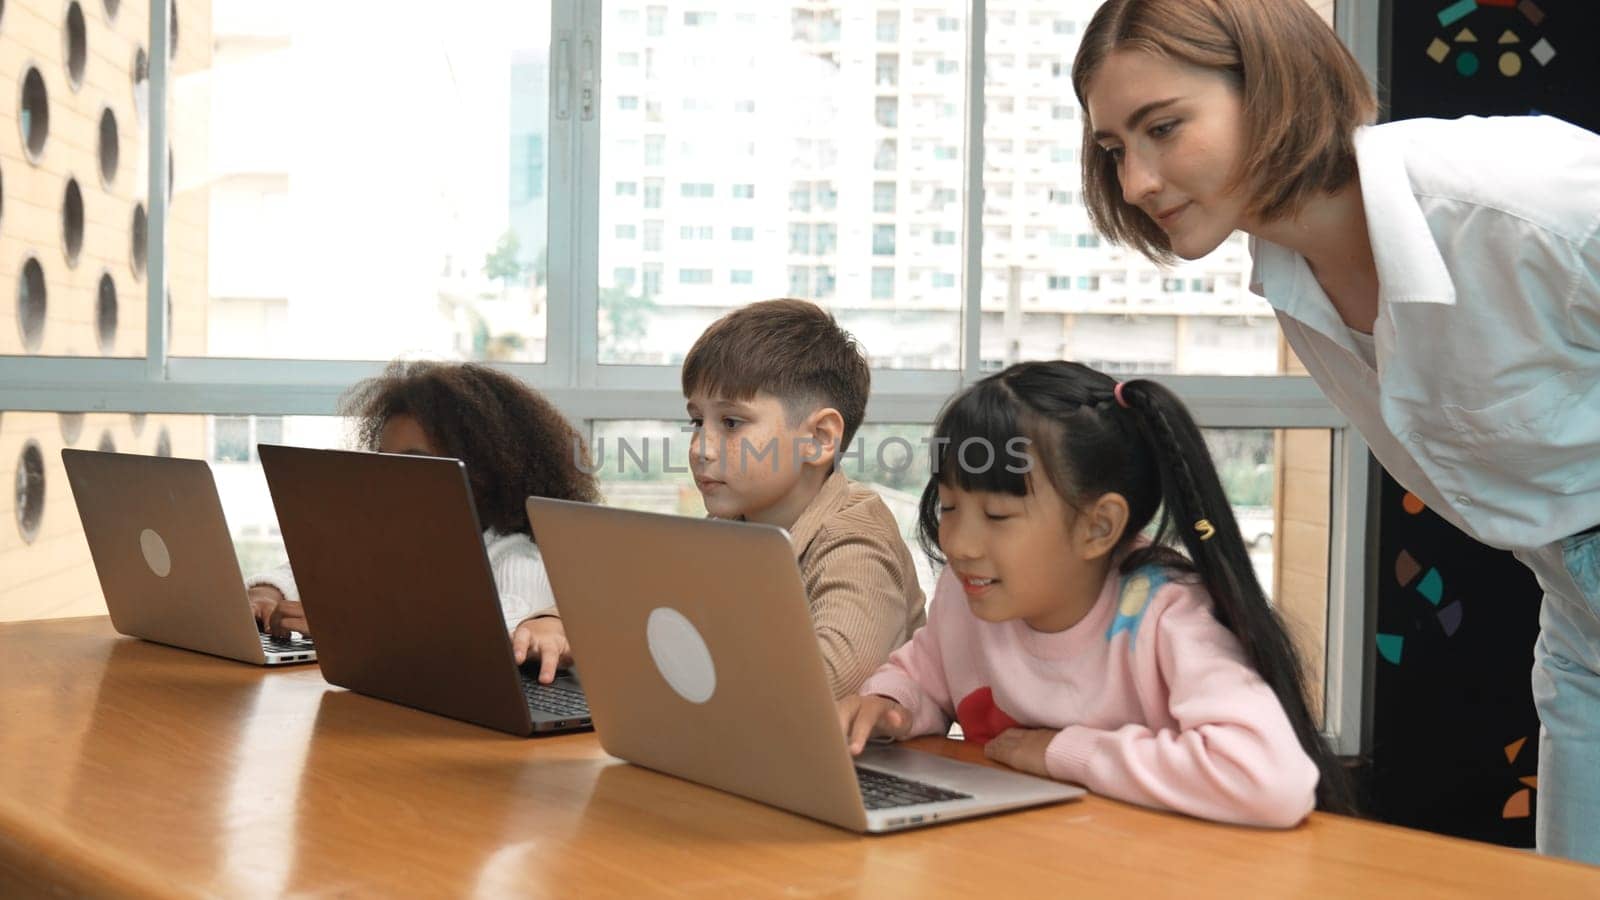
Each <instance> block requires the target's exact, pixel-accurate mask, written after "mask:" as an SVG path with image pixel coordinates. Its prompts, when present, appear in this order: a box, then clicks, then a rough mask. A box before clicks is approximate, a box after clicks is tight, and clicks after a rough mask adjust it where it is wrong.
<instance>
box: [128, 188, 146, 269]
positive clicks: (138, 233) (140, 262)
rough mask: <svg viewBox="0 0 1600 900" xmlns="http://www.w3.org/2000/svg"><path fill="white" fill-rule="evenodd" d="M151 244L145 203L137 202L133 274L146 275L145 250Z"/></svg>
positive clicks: (134, 211) (134, 218)
mask: <svg viewBox="0 0 1600 900" xmlns="http://www.w3.org/2000/svg"><path fill="white" fill-rule="evenodd" d="M149 246H150V221H149V220H148V219H146V218H145V215H144V204H143V203H136V204H134V207H133V247H132V257H131V262H132V263H133V276H134V277H135V278H143V277H144V261H145V251H146V250H147V249H149Z"/></svg>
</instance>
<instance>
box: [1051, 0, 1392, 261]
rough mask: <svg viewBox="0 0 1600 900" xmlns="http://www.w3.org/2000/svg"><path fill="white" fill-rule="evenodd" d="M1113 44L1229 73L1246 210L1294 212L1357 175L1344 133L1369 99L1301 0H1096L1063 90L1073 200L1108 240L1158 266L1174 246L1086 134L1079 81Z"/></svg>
mask: <svg viewBox="0 0 1600 900" xmlns="http://www.w3.org/2000/svg"><path fill="white" fill-rule="evenodd" d="M1117 50H1142V51H1145V52H1149V53H1154V54H1156V55H1159V56H1163V57H1165V58H1167V59H1170V60H1172V61H1174V62H1179V63H1187V64H1189V65H1192V66H1199V67H1200V68H1204V69H1212V70H1216V71H1219V72H1222V73H1224V74H1225V75H1227V76H1228V77H1229V78H1230V80H1231V81H1232V82H1233V83H1234V86H1235V87H1236V88H1237V90H1238V91H1239V94H1240V99H1241V101H1242V102H1243V105H1244V121H1245V127H1246V129H1247V131H1248V133H1247V135H1246V141H1247V146H1248V147H1249V148H1250V150H1249V153H1248V155H1247V156H1246V158H1245V159H1244V160H1243V161H1242V163H1241V165H1240V168H1239V171H1238V172H1235V173H1233V177H1234V179H1235V186H1236V187H1247V188H1248V190H1250V191H1251V192H1252V193H1253V195H1254V196H1253V197H1252V199H1251V202H1250V204H1249V206H1248V207H1247V210H1248V212H1249V214H1250V215H1252V216H1254V217H1256V218H1259V219H1261V220H1262V221H1266V222H1270V221H1274V220H1277V219H1281V218H1284V217H1286V216H1291V215H1294V214H1295V213H1296V212H1298V211H1299V210H1300V208H1301V207H1302V206H1303V205H1304V204H1305V202H1306V201H1308V200H1310V199H1311V198H1312V197H1313V196H1315V195H1316V194H1319V193H1320V194H1329V193H1333V192H1334V191H1337V190H1339V189H1340V188H1342V187H1344V186H1345V185H1347V184H1349V183H1350V181H1351V179H1352V178H1354V177H1355V174H1356V163H1355V144H1354V135H1355V130H1356V128H1357V127H1358V126H1361V125H1366V124H1369V123H1371V122H1372V121H1373V119H1374V118H1375V117H1376V115H1377V110H1378V104H1377V99H1376V98H1375V97H1374V96H1373V93H1372V87H1371V85H1369V84H1368V83H1367V79H1366V76H1365V75H1364V74H1362V72H1361V67H1360V65H1358V64H1357V63H1356V60H1355V57H1353V56H1351V55H1350V51H1349V50H1347V49H1346V48H1345V46H1344V44H1343V43H1341V42H1340V40H1339V37H1338V35H1336V34H1334V33H1333V29H1331V28H1329V27H1328V24H1327V23H1326V22H1324V21H1323V20H1322V19H1321V17H1319V16H1318V15H1317V13H1316V12H1315V11H1313V10H1312V9H1311V6H1310V5H1309V4H1308V3H1306V2H1305V0H1106V3H1105V4H1103V5H1102V6H1101V7H1100V8H1099V9H1098V10H1096V11H1095V14H1094V17H1093V18H1092V19H1090V21H1089V27H1088V28H1087V29H1085V30H1084V33H1083V39H1082V42H1081V43H1080V44H1079V46H1078V57H1077V59H1076V60H1074V61H1073V64H1072V88H1073V91H1074V92H1076V93H1077V95H1078V103H1079V104H1080V105H1082V106H1083V107H1084V110H1085V115H1084V116H1083V202H1084V205H1085V206H1087V207H1088V208H1089V221H1090V222H1091V223H1092V224H1093V225H1094V227H1095V229H1096V230H1097V231H1099V232H1100V233H1101V234H1104V235H1105V236H1106V237H1108V238H1110V239H1111V240H1112V241H1114V242H1116V243H1119V244H1123V245H1126V246H1129V247H1132V248H1134V249H1135V250H1138V251H1139V252H1140V253H1143V254H1144V255H1145V256H1147V257H1149V258H1150V259H1152V260H1155V261H1156V262H1162V263H1166V262H1171V261H1173V259H1174V256H1173V253H1172V243H1171V241H1170V240H1168V238H1167V234H1166V232H1164V231H1162V230H1161V228H1160V226H1158V225H1157V224H1156V223H1155V222H1154V221H1153V220H1151V218H1150V217H1149V216H1148V215H1146V214H1145V213H1144V212H1143V211H1141V210H1140V209H1138V208H1137V207H1135V206H1133V205H1131V204H1129V203H1128V202H1127V201H1126V200H1124V199H1123V196H1122V186H1121V184H1119V183H1118V179H1117V165H1116V161H1115V160H1113V159H1112V158H1111V154H1109V153H1107V152H1106V151H1105V149H1104V148H1102V147H1101V146H1100V145H1099V143H1098V142H1097V141H1095V139H1094V124H1093V123H1092V122H1090V121H1089V116H1088V114H1087V111H1088V104H1087V103H1086V102H1085V95H1086V93H1087V90H1088V87H1089V82H1090V81H1091V80H1092V79H1093V78H1094V76H1095V73H1096V72H1098V71H1099V69H1100V66H1101V64H1102V63H1104V62H1105V60H1106V57H1108V56H1110V55H1111V53H1112V52H1114V51H1117Z"/></svg>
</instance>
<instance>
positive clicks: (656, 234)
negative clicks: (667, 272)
mask: <svg viewBox="0 0 1600 900" xmlns="http://www.w3.org/2000/svg"><path fill="white" fill-rule="evenodd" d="M665 225H666V223H664V222H661V221H658V220H655V219H652V220H650V221H647V222H645V223H644V250H645V252H646V253H658V252H660V250H661V231H662V229H663V228H664V227H665Z"/></svg>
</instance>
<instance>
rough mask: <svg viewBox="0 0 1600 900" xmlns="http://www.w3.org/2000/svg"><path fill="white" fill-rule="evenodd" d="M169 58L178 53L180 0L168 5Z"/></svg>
mask: <svg viewBox="0 0 1600 900" xmlns="http://www.w3.org/2000/svg"><path fill="white" fill-rule="evenodd" d="M167 11H168V15H167V59H171V58H173V57H174V56H177V55H178V0H172V3H171V4H170V5H169V6H168V7H167Z"/></svg>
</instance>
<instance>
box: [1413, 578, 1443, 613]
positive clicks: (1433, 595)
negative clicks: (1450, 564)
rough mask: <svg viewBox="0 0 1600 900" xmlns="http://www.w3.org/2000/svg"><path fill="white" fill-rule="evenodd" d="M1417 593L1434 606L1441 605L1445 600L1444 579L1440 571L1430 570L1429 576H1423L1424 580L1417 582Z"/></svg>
mask: <svg viewBox="0 0 1600 900" xmlns="http://www.w3.org/2000/svg"><path fill="white" fill-rule="evenodd" d="M1417 593H1419V594H1421V595H1422V596H1424V597H1427V598H1428V602H1429V603H1432V604H1433V605H1434V606H1438V605H1439V601H1440V600H1441V599H1443V598H1444V578H1443V576H1441V575H1440V574H1439V570H1438V569H1429V570H1428V574H1426V575H1424V576H1422V580H1421V581H1419V582H1417Z"/></svg>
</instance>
